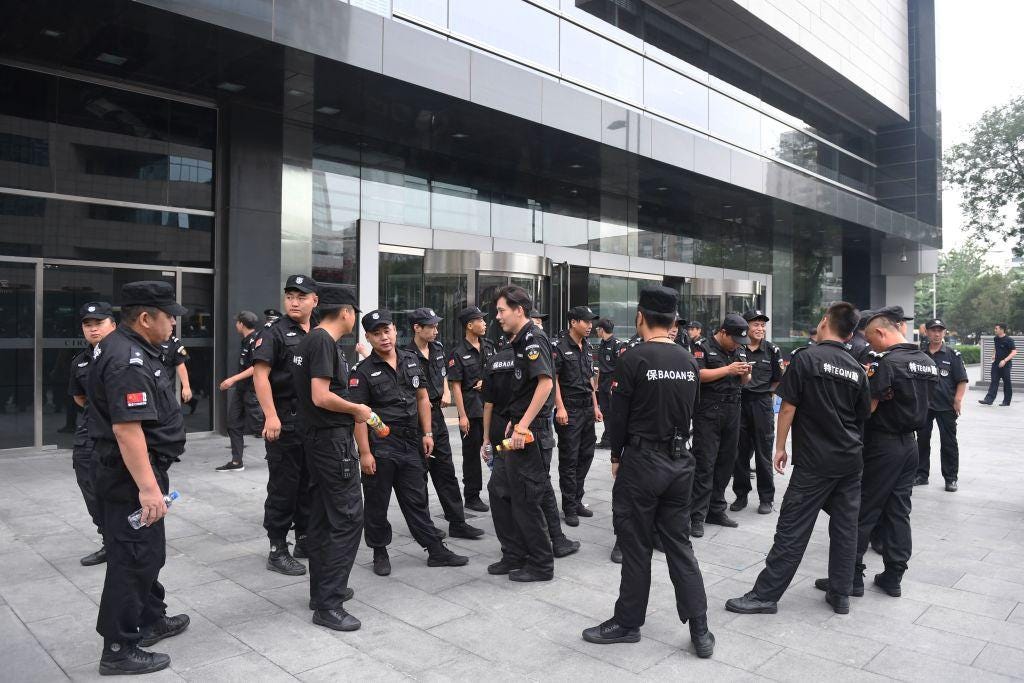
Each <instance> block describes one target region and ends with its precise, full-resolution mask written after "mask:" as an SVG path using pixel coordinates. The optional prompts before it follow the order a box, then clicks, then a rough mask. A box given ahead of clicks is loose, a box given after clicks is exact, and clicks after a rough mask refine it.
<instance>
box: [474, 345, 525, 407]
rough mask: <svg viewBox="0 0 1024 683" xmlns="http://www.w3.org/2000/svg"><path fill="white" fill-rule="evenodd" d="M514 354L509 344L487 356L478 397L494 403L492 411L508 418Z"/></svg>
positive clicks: (485, 401) (513, 377)
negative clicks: (481, 387) (482, 384)
mask: <svg viewBox="0 0 1024 683" xmlns="http://www.w3.org/2000/svg"><path fill="white" fill-rule="evenodd" d="M515 370H516V354H515V352H514V351H513V350H512V347H511V346H506V347H505V348H503V349H502V350H501V351H498V352H497V353H495V354H493V355H491V356H489V357H488V358H487V360H486V361H485V362H484V386H483V390H482V391H481V392H480V393H481V396H480V398H481V399H482V400H483V402H484V403H491V404H493V405H494V408H493V409H492V411H491V412H492V413H493V414H494V415H500V416H501V417H503V418H505V419H506V420H508V418H509V409H508V407H509V402H510V401H511V400H512V384H513V382H514V381H515V375H514V373H515Z"/></svg>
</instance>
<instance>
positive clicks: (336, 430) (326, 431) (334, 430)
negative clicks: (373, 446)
mask: <svg viewBox="0 0 1024 683" xmlns="http://www.w3.org/2000/svg"><path fill="white" fill-rule="evenodd" d="M306 433H307V434H313V435H315V436H326V437H334V436H351V435H352V425H342V426H338V427H310V428H309V431H308V432H306Z"/></svg>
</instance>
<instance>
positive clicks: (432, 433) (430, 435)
mask: <svg viewBox="0 0 1024 683" xmlns="http://www.w3.org/2000/svg"><path fill="white" fill-rule="evenodd" d="M423 436H429V437H430V438H431V439H433V438H434V432H423Z"/></svg>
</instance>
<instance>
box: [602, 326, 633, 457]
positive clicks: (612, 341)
mask: <svg viewBox="0 0 1024 683" xmlns="http://www.w3.org/2000/svg"><path fill="white" fill-rule="evenodd" d="M626 348H627V346H626V342H624V341H622V340H621V339H619V338H618V337H616V336H615V335H614V334H613V335H611V336H609V337H608V338H607V339H602V340H601V344H600V345H599V346H598V347H597V373H598V374H597V405H598V407H600V408H601V414H602V415H604V419H605V420H607V419H608V415H609V411H610V410H611V403H612V381H613V380H614V379H615V377H614V376H615V366H616V364H617V363H618V360H619V356H620V355H622V352H623V351H625V350H626ZM597 446H598V448H607V447H608V428H607V426H606V427H605V430H604V432H603V433H602V434H601V440H600V441H599V442H598V443H597Z"/></svg>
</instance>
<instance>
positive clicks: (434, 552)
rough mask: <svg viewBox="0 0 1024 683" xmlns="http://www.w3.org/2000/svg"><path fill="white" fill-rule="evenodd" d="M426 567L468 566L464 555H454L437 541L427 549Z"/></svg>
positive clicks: (467, 560)
mask: <svg viewBox="0 0 1024 683" xmlns="http://www.w3.org/2000/svg"><path fill="white" fill-rule="evenodd" d="M427 553H428V554H427V566H428V567H464V566H466V565H467V564H469V558H468V557H466V556H465V555H456V554H455V553H453V552H452V551H451V550H449V549H448V546H446V545H445V544H444V543H441V542H440V541H438V542H437V543H436V544H434V545H432V546H430V547H429V548H427Z"/></svg>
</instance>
